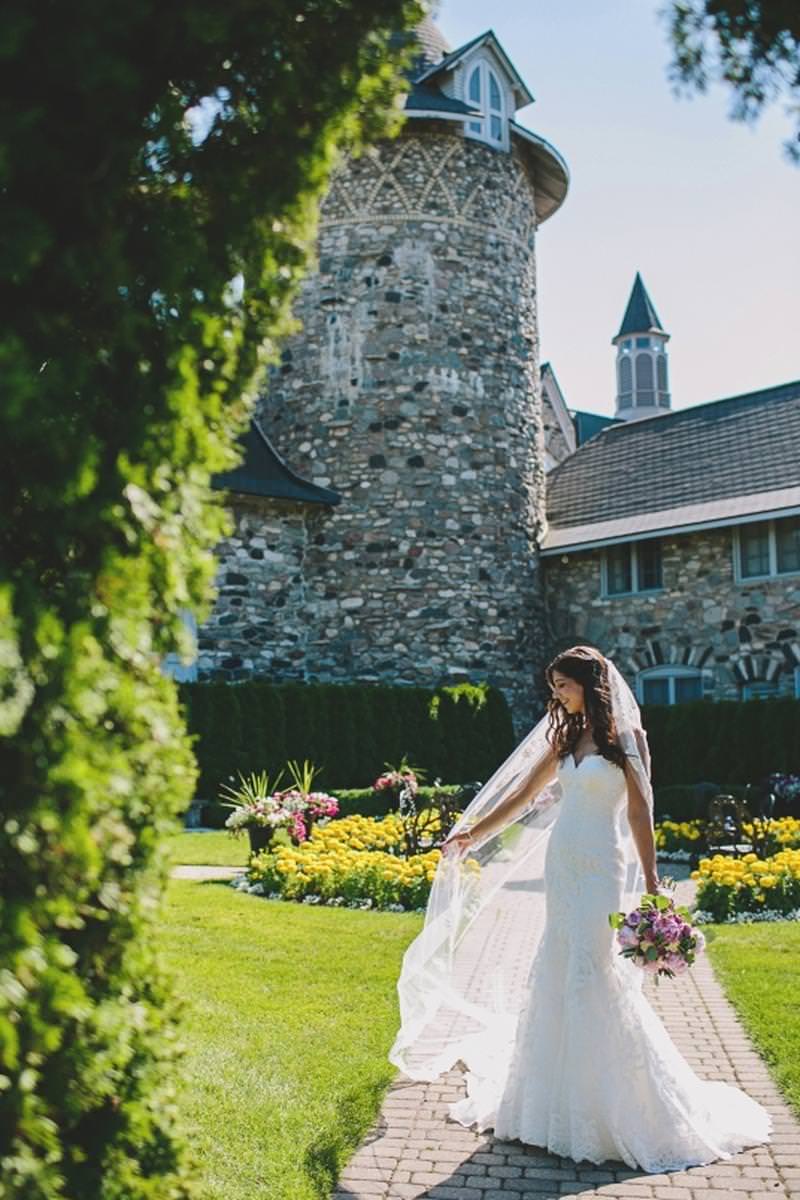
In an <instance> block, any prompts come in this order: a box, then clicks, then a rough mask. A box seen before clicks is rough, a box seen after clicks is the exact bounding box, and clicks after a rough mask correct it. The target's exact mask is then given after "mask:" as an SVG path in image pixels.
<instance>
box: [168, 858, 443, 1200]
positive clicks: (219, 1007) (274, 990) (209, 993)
mask: <svg viewBox="0 0 800 1200" xmlns="http://www.w3.org/2000/svg"><path fill="white" fill-rule="evenodd" d="M195 836H199V835H195ZM421 923H422V918H421V916H419V915H417V914H413V913H409V914H402V913H371V912H360V911H352V910H348V909H344V910H343V909H335V908H312V907H310V906H307V905H299V904H297V905H295V904H287V903H284V902H281V901H269V900H263V899H261V898H259V897H256V896H248V895H241V894H237V893H236V892H234V891H233V890H232V889H231V888H230V887H228V886H227V885H226V884H220V883H196V882H191V881H184V880H171V881H170V883H169V887H168V891H167V899H166V903H165V908H164V915H163V919H162V924H161V930H160V933H159V939H160V943H161V946H162V949H163V953H164V957H165V959H166V962H167V966H168V967H169V968H170V969H171V971H172V974H173V978H174V979H175V986H176V990H177V991H178V993H179V995H180V996H181V997H182V998H183V1000H184V1016H183V1026H182V1029H183V1041H184V1042H185V1044H186V1046H187V1056H186V1059H185V1061H184V1065H183V1068H182V1071H181V1080H182V1085H181V1100H180V1103H181V1107H182V1111H183V1114H184V1117H185V1120H186V1122H187V1124H188V1126H189V1130H190V1132H191V1141H192V1145H193V1147H194V1150H195V1155H196V1157H197V1159H198V1160H199V1161H200V1163H201V1167H202V1186H201V1189H200V1192H201V1194H202V1196H203V1198H204V1200H324V1198H325V1197H327V1196H328V1195H329V1194H330V1192H331V1190H332V1188H333V1185H334V1183H335V1180H336V1177H337V1175H338V1172H339V1171H340V1170H341V1168H342V1166H343V1165H344V1163H345V1162H346V1161H347V1160H348V1158H349V1157H350V1155H351V1154H352V1153H353V1151H354V1149H355V1147H356V1145H357V1144H358V1142H359V1141H360V1139H361V1138H362V1136H363V1135H364V1133H365V1132H366V1131H367V1130H368V1129H369V1128H370V1126H371V1124H372V1122H373V1121H374V1119H375V1115H376V1112H377V1109H378V1107H379V1105H380V1102H381V1099H382V1097H383V1094H384V1092H385V1089H386V1087H387V1085H388V1084H389V1082H390V1081H391V1079H392V1078H393V1076H394V1074H395V1069H394V1067H393V1066H392V1064H391V1063H389V1061H388V1060H387V1058H386V1054H387V1051H388V1049H389V1047H390V1045H391V1042H392V1040H393V1038H394V1035H395V1033H396V1030H397V1026H398V1023H399V1014H398V1009H397V998H396V997H397V993H396V982H397V976H398V974H399V970H400V962H401V959H402V955H403V951H404V950H405V948H406V946H407V945H408V943H409V942H410V941H411V939H412V938H413V937H414V935H415V934H416V933H417V931H418V929H419V928H420V927H421Z"/></svg>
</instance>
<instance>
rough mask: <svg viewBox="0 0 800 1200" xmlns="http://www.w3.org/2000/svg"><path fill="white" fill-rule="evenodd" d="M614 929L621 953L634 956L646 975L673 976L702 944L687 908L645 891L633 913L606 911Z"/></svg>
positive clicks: (669, 899)
mask: <svg viewBox="0 0 800 1200" xmlns="http://www.w3.org/2000/svg"><path fill="white" fill-rule="evenodd" d="M608 923H609V925H610V926H611V927H612V929H616V931H617V941H618V942H619V944H620V946H621V947H622V949H621V950H620V954H622V955H624V957H625V958H630V959H633V961H634V963H635V964H636V966H637V967H641V968H642V970H644V971H646V972H647V973H648V975H655V977H656V983H658V981H659V976H661V975H666V976H667V978H669V979H674V978H675V976H676V975H682V974H683V972H684V971H686V970H687V969H688V968H689V967H690V966H691V965H692V963H693V962H694V960H695V958H696V957H697V955H698V954H699V953H700V951H701V950H702V949H703V946H704V945H705V937H704V936H703V934H702V932H701V931H700V930H699V929H697V928H696V927H695V926H693V925H692V923H691V919H690V913H689V909H688V908H687V907H686V906H685V905H682V904H681V905H676V904H675V901H674V898H673V897H671V896H662V895H652V894H651V893H649V892H645V893H644V894H643V895H642V898H641V900H640V901H639V907H638V908H635V909H634V910H633V912H629V913H627V914H626V913H622V912H614V913H609V914H608Z"/></svg>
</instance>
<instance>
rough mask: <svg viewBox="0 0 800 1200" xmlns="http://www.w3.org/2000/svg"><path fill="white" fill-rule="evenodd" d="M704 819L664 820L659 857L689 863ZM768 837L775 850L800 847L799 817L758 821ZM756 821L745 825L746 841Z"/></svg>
mask: <svg viewBox="0 0 800 1200" xmlns="http://www.w3.org/2000/svg"><path fill="white" fill-rule="evenodd" d="M704 824H705V822H704V821H702V820H699V819H698V820H693V821H671V820H670V819H669V818H665V819H664V820H663V821H659V822H657V824H656V826H655V833H654V836H655V843H656V851H657V853H658V856H659V858H664V859H668V860H669V859H672V860H673V861H674V862H688V861H689V859H690V858H691V857H692V854H693V853H696V851H697V849H698V843H699V842H701V841H702V838H703V826H704ZM759 824H760V825H761V826H763V828H764V829H765V830H766V832H767V833H768V835H769V841H770V842H771V843H772V848H773V849H774V850H775V851H776V852H777V851H778V850H780V849H791V848H793V847H800V820H798V818H797V817H773V818H771V819H768V820H767V821H765V822H759ZM753 832H754V830H753V822H751V821H745V822H744V823H743V824H742V833H743V834H744V835H745V837H747V838H751V837H752V836H753Z"/></svg>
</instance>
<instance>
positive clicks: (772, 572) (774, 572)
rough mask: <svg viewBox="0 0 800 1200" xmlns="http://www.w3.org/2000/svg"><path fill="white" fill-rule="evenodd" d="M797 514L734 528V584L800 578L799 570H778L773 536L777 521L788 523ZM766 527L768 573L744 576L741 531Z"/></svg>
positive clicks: (776, 549) (752, 522) (775, 544)
mask: <svg viewBox="0 0 800 1200" xmlns="http://www.w3.org/2000/svg"><path fill="white" fill-rule="evenodd" d="M798 515H799V514H797V513H792V514H790V515H789V516H788V517H762V518H761V519H760V520H758V521H745V522H742V523H741V524H740V525H736V526H734V530H733V576H734V580H735V581H736V583H742V584H746V583H761V582H763V580H765V579H789V578H791V577H792V576H800V569H793V570H791V571H779V570H778V539H777V537H776V534H775V525H776V524H777V523H778V522H779V521H790V520H793V519H794V520H797V519H798ZM762 524H766V526H767V539H768V553H769V571H768V572H767V573H766V574H765V575H764V574H761V575H744V574H743V573H742V530H743V529H746V528H747V527H748V525H762Z"/></svg>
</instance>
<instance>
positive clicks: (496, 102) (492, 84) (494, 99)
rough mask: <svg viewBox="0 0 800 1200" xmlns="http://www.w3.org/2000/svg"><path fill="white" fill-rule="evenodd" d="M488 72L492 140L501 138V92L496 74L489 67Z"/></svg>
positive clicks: (498, 140) (497, 140) (502, 114)
mask: <svg viewBox="0 0 800 1200" xmlns="http://www.w3.org/2000/svg"><path fill="white" fill-rule="evenodd" d="M487 70H488V72H489V137H490V138H491V140H492V141H493V142H502V140H503V116H504V113H503V93H502V92H501V90H500V84H499V83H498V82H497V76H496V75H495V73H494V71H493V70H492V69H491V68H487Z"/></svg>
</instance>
